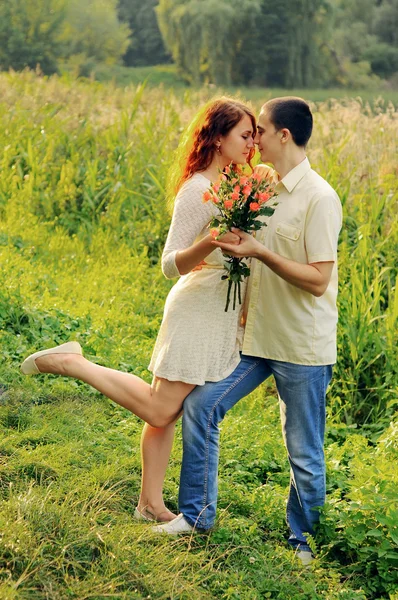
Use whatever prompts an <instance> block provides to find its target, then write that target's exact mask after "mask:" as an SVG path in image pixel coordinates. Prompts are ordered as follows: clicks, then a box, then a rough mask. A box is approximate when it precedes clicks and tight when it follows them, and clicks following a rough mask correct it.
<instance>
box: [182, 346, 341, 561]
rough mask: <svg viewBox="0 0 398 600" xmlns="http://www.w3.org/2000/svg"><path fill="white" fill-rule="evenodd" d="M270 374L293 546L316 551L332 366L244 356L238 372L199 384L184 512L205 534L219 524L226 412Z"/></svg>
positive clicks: (190, 408)
mask: <svg viewBox="0 0 398 600" xmlns="http://www.w3.org/2000/svg"><path fill="white" fill-rule="evenodd" d="M270 375H273V376H274V378H275V382H276V386H277V390H278V394H279V405H280V413H281V421H282V432H283V437H284V441H285V445H286V448H287V452H288V457H289V462H290V467H291V470H290V472H291V479H290V491H289V498H288V503H287V513H286V516H287V522H288V525H289V528H290V537H289V543H290V544H291V545H292V546H293V547H297V546H300V549H302V550H309V547H308V545H307V540H306V537H305V533H309V534H311V535H313V534H314V525H315V523H316V522H317V521H318V519H319V513H318V512H317V510H316V507H319V506H322V505H323V503H324V500H325V460H324V452H323V442H324V432H325V415H326V411H325V396H326V389H327V386H328V384H329V381H330V379H331V376H332V366H331V365H327V366H306V365H296V364H292V363H286V362H281V361H276V360H270V359H264V358H256V357H253V356H244V355H243V356H242V359H241V362H240V363H239V365H238V366H237V367H236V369H235V371H234V372H233V373H232V374H231V375H230V376H229V377H227V378H226V379H224V380H222V381H219V382H217V383H206V384H205V385H203V386H198V387H196V388H195V389H194V390H193V392H191V394H189V396H188V397H187V398H186V400H185V402H184V415H183V421H182V431H183V460H182V468H181V480H180V493H179V509H180V512H182V513H183V515H184V517H185V519H186V520H187V521H188V523H190V524H191V525H192V526H194V527H196V528H197V529H198V530H207V529H210V528H211V527H212V526H213V525H214V521H215V516H216V507H217V489H218V488H217V475H218V454H219V448H218V443H219V428H218V424H219V423H220V421H222V419H223V418H224V416H225V413H226V412H227V410H229V409H230V408H232V407H233V406H234V404H236V403H237V402H238V401H239V400H240V399H241V398H243V397H244V396H247V394H250V392H252V391H253V390H254V389H255V388H256V387H257V386H258V385H260V383H262V382H263V381H265V379H267V378H268V377H269V376H270Z"/></svg>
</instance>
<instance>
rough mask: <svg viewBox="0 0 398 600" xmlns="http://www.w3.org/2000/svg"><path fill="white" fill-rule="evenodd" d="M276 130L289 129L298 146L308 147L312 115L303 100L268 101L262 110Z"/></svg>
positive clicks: (292, 98)
mask: <svg viewBox="0 0 398 600" xmlns="http://www.w3.org/2000/svg"><path fill="white" fill-rule="evenodd" d="M262 110H263V111H266V112H267V115H268V117H269V119H270V121H271V123H272V124H273V125H274V126H275V127H276V129H278V130H280V129H288V130H289V131H290V133H291V134H292V138H293V141H294V143H295V144H296V145H297V146H306V145H307V143H308V140H309V139H310V137H311V133H312V124H313V120H312V113H311V110H310V107H309V106H308V104H307V102H306V101H305V100H303V99H302V98H296V97H294V96H285V97H284V98H273V99H272V100H268V102H266V103H265V104H264V106H263V108H262Z"/></svg>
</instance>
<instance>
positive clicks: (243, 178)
mask: <svg viewBox="0 0 398 600" xmlns="http://www.w3.org/2000/svg"><path fill="white" fill-rule="evenodd" d="M248 181H249V178H248V177H246V175H242V177H241V178H240V182H239V183H240V184H241V185H246V183H247V182H248Z"/></svg>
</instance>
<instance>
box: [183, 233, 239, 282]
mask: <svg viewBox="0 0 398 600" xmlns="http://www.w3.org/2000/svg"><path fill="white" fill-rule="evenodd" d="M218 239H219V241H221V242H224V243H225V244H234V245H235V244H239V242H240V238H239V236H237V235H235V234H234V233H231V232H230V231H229V232H227V233H225V234H224V235H222V236H220V237H219V238H218ZM213 240H214V238H213V237H212V236H211V235H210V234H208V235H206V236H205V237H204V238H203V239H201V240H200V241H199V242H196V243H195V244H193V245H192V246H190V247H189V248H187V249H186V250H179V251H178V252H177V254H176V256H175V264H176V267H177V269H178V271H179V273H180V275H186V274H187V273H189V272H190V271H192V269H194V268H195V267H197V266H198V265H199V263H200V262H202V261H203V259H205V258H206V256H208V255H209V254H210V253H211V252H213V251H214V245H213V244H212V242H213Z"/></svg>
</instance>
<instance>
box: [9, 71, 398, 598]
mask: <svg viewBox="0 0 398 600" xmlns="http://www.w3.org/2000/svg"><path fill="white" fill-rule="evenodd" d="M0 83H1V86H0V89H1V96H0V102H1V111H0V140H1V145H2V148H3V154H2V157H1V179H0V216H1V219H0V256H1V264H2V269H1V274H0V278H1V279H0V283H1V286H0V340H1V348H2V357H3V360H2V363H1V365H0V376H1V380H0V383H1V389H0V432H1V442H0V532H1V533H0V597H2V598H5V599H7V600H8V599H14V598H15V599H19V598H21V599H24V600H25V599H31V598H32V599H35V600H36V599H38V598H40V599H41V598H43V599H44V598H76V600H83V599H84V598H98V599H103V598H108V597H113V598H120V599H125V600H134V599H143V598H147V597H148V596H150V597H151V598H158V599H164V598H170V599H171V598H173V599H177V598H178V599H190V600H195V599H197V600H207V599H211V598H220V599H225V600H227V599H228V600H257V599H259V598H274V599H278V600H286V599H287V598H288V599H289V600H318V599H319V600H325V599H327V600H396V599H397V594H398V577H397V573H398V572H397V567H398V563H397V549H398V527H397V524H398V514H397V507H396V489H397V486H398V478H397V470H396V468H395V465H396V461H397V459H398V446H397V417H396V408H397V402H398V362H397V351H396V330H397V323H398V292H397V289H398V288H397V261H396V254H397V247H398V223H397V219H396V214H397V201H398V188H397V181H398V178H397V174H398V173H397V163H396V159H395V157H396V155H397V151H398V148H397V142H398V135H397V126H398V118H397V112H396V110H395V109H394V108H393V107H392V106H391V105H390V106H389V107H388V106H386V105H384V104H383V103H382V102H380V103H378V104H377V103H376V104H374V105H373V106H372V107H370V106H369V105H366V104H362V103H361V101H360V100H358V99H357V100H352V101H351V102H349V103H345V104H344V103H337V102H335V101H330V102H325V103H319V104H317V105H314V114H315V133H314V138H313V140H312V141H311V146H310V148H309V156H310V159H311V161H312V164H313V166H314V167H315V168H316V169H317V170H318V171H319V172H320V173H321V174H322V175H323V176H324V177H326V178H327V179H328V180H329V181H330V183H331V184H332V185H333V186H334V187H335V188H336V189H337V191H338V193H339V194H340V197H341V199H342V202H343V205H344V228H343V232H342V235H341V243H340V281H341V284H340V297H339V308H340V323H339V352H338V353H339V360H338V364H337V365H336V369H335V376H334V380H333V384H332V386H331V389H330V392H329V395H328V412H329V415H328V429H327V442H326V456H327V467H328V502H327V505H326V507H325V510H324V512H323V516H322V525H321V529H320V532H319V536H318V538H317V540H316V542H315V541H314V545H316V546H317V547H318V557H319V558H318V559H317V561H316V563H315V565H314V568H313V569H309V570H308V569H307V570H305V569H302V568H301V566H300V565H299V563H298V562H297V561H296V560H295V558H294V556H293V554H292V553H291V551H290V550H289V548H288V547H287V546H286V543H285V541H284V540H285V535H286V526H285V522H284V506H285V500H286V493H287V486H288V479H289V468H288V462H287V458H286V455H285V450H284V447H283V441H282V437H281V434H280V429H279V415H278V406H277V400H276V393H275V390H274V389H273V386H272V384H269V385H268V386H262V387H261V388H259V389H258V390H257V391H256V392H255V393H254V394H252V395H251V396H250V397H249V398H248V399H246V400H243V401H242V402H241V403H239V405H238V406H237V407H235V409H234V410H233V411H232V412H231V413H230V414H229V415H227V417H226V419H225V421H224V423H223V425H222V452H221V467H220V511H219V523H218V526H217V528H216V529H215V530H214V531H212V532H211V533H210V534H209V535H208V536H197V537H194V538H193V539H192V540H191V539H189V538H188V539H182V540H176V541H172V542H170V541H169V540H167V541H165V540H158V539H155V538H154V537H153V536H151V534H150V533H148V530H147V528H146V527H145V526H142V525H137V524H135V523H134V521H133V520H132V514H133V509H134V503H135V502H136V499H137V494H138V490H139V483H140V467H139V437H140V432H141V423H140V422H139V420H138V419H136V418H135V417H133V416H131V415H130V414H129V413H128V412H127V411H125V410H124V409H121V408H119V407H117V406H115V405H113V404H112V403H111V402H110V401H108V400H106V399H105V398H103V397H101V396H100V395H99V394H97V393H96V392H94V391H92V390H91V389H90V388H88V386H86V385H83V384H79V383H77V382H74V381H71V380H66V379H62V378H54V377H50V376H49V377H38V378H31V379H29V378H23V377H22V376H21V375H20V373H19V364H20V362H21V360H22V358H23V357H24V356H26V355H27V354H28V353H29V352H31V351H33V350H36V349H38V348H40V347H42V346H43V345H44V346H51V345H52V344H54V343H58V342H63V341H66V340H68V339H70V338H72V339H79V340H80V341H81V343H82V345H83V347H84V351H85V352H86V354H87V355H89V356H91V357H92V358H93V359H94V360H96V361H98V362H100V363H102V364H106V365H108V366H113V367H116V368H121V369H124V370H129V371H132V372H134V373H136V374H138V375H142V376H144V377H145V378H148V379H149V373H148V372H147V370H146V366H147V364H148V362H149V357H150V354H151V349H152V346H153V343H154V339H155V336H156V332H157V330H158V327H159V324H160V320H161V316H162V308H163V303H164V300H165V297H166V295H167V292H168V290H169V288H170V282H168V281H166V280H165V279H164V278H163V276H162V274H161V271H160V266H159V257H160V254H161V251H162V246H163V243H164V240H165V236H166V232H167V228H168V224H169V218H170V217H169V214H168V212H167V209H166V206H165V202H164V184H165V180H166V173H167V169H168V166H169V165H170V162H171V160H172V156H173V149H174V148H175V146H176V144H177V142H178V139H179V136H180V131H181V128H182V127H183V126H184V125H185V124H186V123H187V121H188V120H189V119H190V117H191V115H192V113H193V112H194V111H195V110H196V107H197V106H198V104H200V103H202V102H203V101H204V100H205V98H206V93H204V92H201V93H192V94H188V93H187V94H185V95H184V97H183V98H179V97H178V96H175V95H174V94H173V93H171V92H167V91H163V90H157V89H151V90H145V89H143V88H129V89H126V90H121V89H117V88H116V89H115V88H114V87H112V86H109V87H107V86H102V85H100V84H97V83H91V84H90V83H88V82H86V83H84V82H74V83H72V84H71V83H70V82H68V81H67V80H60V79H58V78H57V77H52V78H51V79H49V80H46V79H44V78H40V77H35V76H34V75H32V74H29V73H25V74H22V75H16V74H14V75H4V74H3V75H1V76H0ZM256 104H257V105H258V106H257V108H258V107H259V106H260V104H261V101H258V102H257V103H256ZM180 450H181V447H180V432H179V429H178V435H177V444H176V448H175V450H174V453H173V456H172V461H171V468H170V471H169V473H168V476H167V481H166V499H167V501H168V503H169V505H170V506H171V508H174V509H176V508H177V507H176V499H177V486H178V475H179V462H180Z"/></svg>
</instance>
